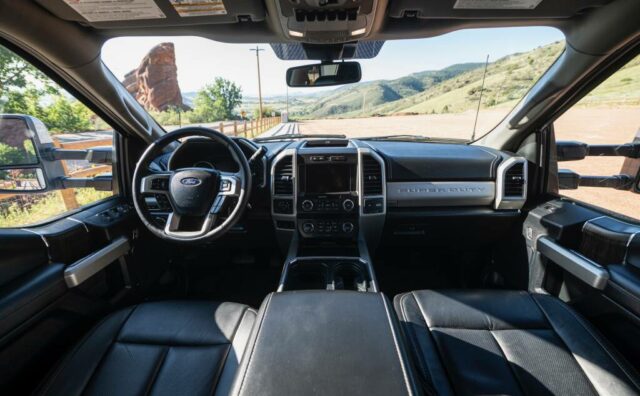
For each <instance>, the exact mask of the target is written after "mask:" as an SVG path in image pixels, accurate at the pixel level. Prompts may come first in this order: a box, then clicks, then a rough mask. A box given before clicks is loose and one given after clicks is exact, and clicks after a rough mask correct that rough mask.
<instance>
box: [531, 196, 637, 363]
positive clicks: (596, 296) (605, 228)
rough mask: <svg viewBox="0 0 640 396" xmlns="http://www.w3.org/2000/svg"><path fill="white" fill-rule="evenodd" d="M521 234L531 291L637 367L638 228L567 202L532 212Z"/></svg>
mask: <svg viewBox="0 0 640 396" xmlns="http://www.w3.org/2000/svg"><path fill="white" fill-rule="evenodd" d="M523 233H524V235H525V238H526V241H527V249H528V254H529V264H530V274H531V276H530V284H529V288H530V290H533V291H544V292H547V293H550V294H553V295H555V296H557V297H559V298H561V299H562V300H564V301H566V302H568V303H569V304H571V305H572V306H573V307H574V308H575V309H576V310H578V311H579V312H580V313H581V314H583V315H584V316H586V317H587V318H588V319H589V320H590V321H591V322H593V323H594V324H595V325H596V327H597V328H598V329H599V330H600V331H601V332H602V333H604V334H605V336H606V337H607V338H608V339H609V340H610V341H611V342H612V343H613V344H614V345H615V346H616V347H617V348H618V350H619V351H620V352H621V353H622V354H623V355H624V356H625V357H626V358H627V360H629V362H631V363H632V364H633V365H634V366H635V367H636V369H639V368H640V224H634V223H631V222H627V221H622V220H620V219H617V218H614V217H612V216H609V215H607V214H605V213H604V211H602V212H601V211H598V210H596V209H592V208H587V207H584V206H582V205H581V204H578V203H575V202H571V201H568V200H563V199H557V200H553V201H549V202H547V203H545V204H543V205H541V206H539V207H537V208H535V209H534V210H532V211H531V212H530V213H529V215H528V217H527V220H526V221H525V225H524V229H523Z"/></svg>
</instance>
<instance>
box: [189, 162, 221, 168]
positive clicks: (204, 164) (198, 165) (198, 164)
mask: <svg viewBox="0 0 640 396" xmlns="http://www.w3.org/2000/svg"><path fill="white" fill-rule="evenodd" d="M193 167H194V168H207V169H216V167H215V166H213V164H212V163H211V162H209V161H198V162H196V163H195V164H193Z"/></svg>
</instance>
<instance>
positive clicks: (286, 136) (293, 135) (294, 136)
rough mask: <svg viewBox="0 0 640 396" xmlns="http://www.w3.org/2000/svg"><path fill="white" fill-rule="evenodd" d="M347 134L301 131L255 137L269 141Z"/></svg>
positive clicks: (342, 137) (326, 137)
mask: <svg viewBox="0 0 640 396" xmlns="http://www.w3.org/2000/svg"><path fill="white" fill-rule="evenodd" d="M346 137H347V136H345V135H337V134H328V133H326V134H313V135H311V134H300V133H285V134H282V135H273V136H265V137H259V138H255V139H253V141H254V142H268V141H270V140H285V139H314V138H319V139H345V138H346Z"/></svg>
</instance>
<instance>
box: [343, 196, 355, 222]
mask: <svg viewBox="0 0 640 396" xmlns="http://www.w3.org/2000/svg"><path fill="white" fill-rule="evenodd" d="M355 206H356V204H354V203H353V201H352V200H350V199H349V198H347V199H345V200H344V201H342V209H344V210H346V211H347V212H351V211H352V210H353V208H354V207H355ZM352 225H353V224H352Z"/></svg>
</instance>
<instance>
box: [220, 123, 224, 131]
mask: <svg viewBox="0 0 640 396" xmlns="http://www.w3.org/2000/svg"><path fill="white" fill-rule="evenodd" d="M220 133H224V122H222V121H220Z"/></svg>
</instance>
